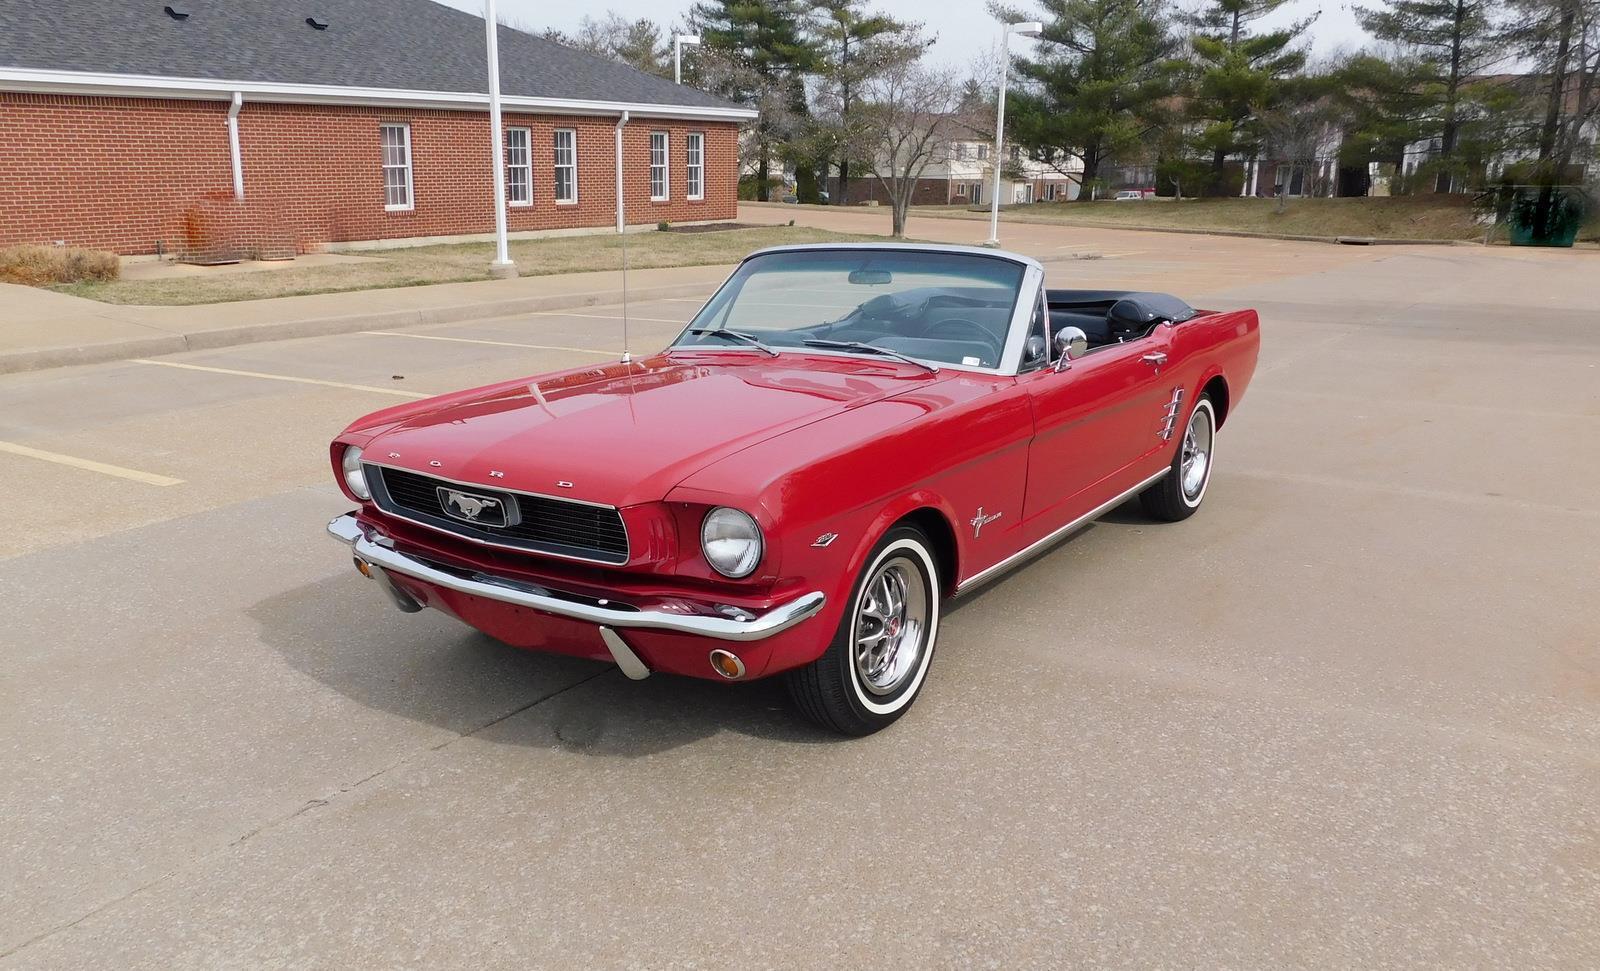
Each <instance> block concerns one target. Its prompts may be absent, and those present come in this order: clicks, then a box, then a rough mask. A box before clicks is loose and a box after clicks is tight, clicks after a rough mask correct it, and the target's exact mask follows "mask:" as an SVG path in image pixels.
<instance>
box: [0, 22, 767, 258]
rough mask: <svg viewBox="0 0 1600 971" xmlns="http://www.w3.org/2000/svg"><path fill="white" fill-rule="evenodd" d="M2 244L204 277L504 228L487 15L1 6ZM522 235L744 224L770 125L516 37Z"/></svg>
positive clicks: (514, 139)
mask: <svg viewBox="0 0 1600 971" xmlns="http://www.w3.org/2000/svg"><path fill="white" fill-rule="evenodd" d="M0 23H3V24H4V25H5V29H4V30H0V246H4V245H9V244H14V243H53V242H57V241H59V242H64V243H66V244H68V245H76V246H89V247H95V248H100V249H110V250H114V251H116V252H119V253H125V254H140V253H154V252H169V253H182V254H187V255H189V256H191V257H193V258H199V259H202V260H203V259H206V258H208V257H214V258H219V259H221V258H229V257H230V256H235V255H245V256H249V255H261V256H283V255H292V254H293V253H295V252H305V251H308V250H313V249H318V248H322V247H325V246H327V245H329V244H340V243H353V242H375V241H387V240H405V239H416V238H434V237H460V236H472V235H479V234H484V233H489V232H492V230H493V228H494V212H493V210H494V203H493V200H494V193H493V177H494V176H493V169H492V168H491V159H490V154H491V153H490V135H489V114H488V95H487V94H486V93H485V92H486V91H487V86H488V85H487V72H486V68H485V49H486V43H485V37H484V33H485V32H484V24H483V21H482V19H481V18H479V17H475V16H473V15H471V14H467V13H462V12H460V11H457V10H453V9H451V8H448V7H445V6H442V5H440V4H437V3H433V2H431V0H178V2H174V3H171V4H162V3H160V2H148V0H72V2H71V3H62V4H46V3H39V2H38V0H0ZM499 46H500V73H501V90H502V95H503V97H502V101H503V109H504V125H505V130H506V131H505V146H504V163H505V165H506V183H507V201H508V206H507V219H508V225H509V228H510V230H511V231H512V232H513V233H525V232H537V231H550V230H563V229H582V228H586V227H604V226H611V225H615V222H616V206H617V191H616V189H617V185H616V182H617V179H616V172H617V152H618V150H617V148H616V144H617V143H616V133H617V131H618V128H619V125H620V128H621V132H622V145H621V150H620V153H621V156H622V158H621V162H622V172H623V177H622V182H623V195H624V210H625V212H626V216H627V221H628V222H629V223H630V224H650V225H654V224H655V223H657V222H659V221H662V220H667V221H670V222H675V223H678V222H699V221H711V220H722V219H730V218H732V217H733V216H734V215H735V206H736V202H737V193H738V185H737V166H738V160H737V157H738V151H737V139H738V126H739V124H740V122H742V121H745V120H747V119H749V118H752V117H754V112H752V111H750V110H749V109H746V108H742V107H740V106H737V105H733V104H730V103H728V102H725V101H722V100H720V99H718V98H715V97H712V96H711V95H707V94H704V93H702V92H699V91H695V90H693V89H691V88H688V87H682V86H678V85H674V84H673V83H672V82H671V81H668V80H664V79H661V78H657V77H654V76H652V75H648V74H644V73H641V72H638V71H635V70H633V69H631V68H628V67H625V66H622V65H620V64H616V63H613V62H611V61H608V60H605V59H602V58H598V57H593V56H590V55H587V54H583V53H581V52H578V51H574V50H571V49H568V48H565V47H562V46H560V45H557V44H554V43H552V42H549V41H546V40H544V39H542V38H539V37H536V36H533V35H531V34H527V33H523V32H520V31H515V30H511V29H509V28H506V27H503V26H502V27H501V28H500V32H499Z"/></svg>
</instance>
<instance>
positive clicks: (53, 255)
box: [0, 245, 122, 287]
mask: <svg viewBox="0 0 1600 971" xmlns="http://www.w3.org/2000/svg"><path fill="white" fill-rule="evenodd" d="M121 273H122V261H121V260H119V259H117V254H115V253H108V252H106V251H105V250H97V249H78V248H77V247H75V246H29V245H23V246H6V247H0V283H20V284H23V285H24V286H30V287H47V286H52V285H54V284H57V283H82V282H85V281H89V280H94V281H104V280H115V279H116V278H117V277H118V276H119V275H121Z"/></svg>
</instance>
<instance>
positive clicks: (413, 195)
mask: <svg viewBox="0 0 1600 971" xmlns="http://www.w3.org/2000/svg"><path fill="white" fill-rule="evenodd" d="M385 128H399V129H401V130H402V131H404V132H405V133H406V143H405V149H406V169H405V171H406V202H405V205H400V206H394V205H390V204H389V203H388V200H387V199H385V201H384V205H383V211H384V212H410V211H412V210H413V209H415V208H417V187H416V182H415V179H414V178H413V173H414V169H413V167H412V165H411V123H410V122H409V121H385V122H382V123H380V124H379V125H378V146H379V150H380V151H381V150H382V148H383V130H384V129H385ZM389 167H390V166H389V165H388V163H384V164H383V165H382V166H381V168H382V169H383V170H385V171H386V170H387V169H388V168H389ZM383 191H384V194H385V195H386V196H387V194H388V191H389V180H388V178H385V179H384V180H383Z"/></svg>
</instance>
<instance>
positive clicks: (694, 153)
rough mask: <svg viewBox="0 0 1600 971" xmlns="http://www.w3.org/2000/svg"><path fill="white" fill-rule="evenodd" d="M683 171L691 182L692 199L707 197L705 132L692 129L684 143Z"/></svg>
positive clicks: (690, 195) (689, 189)
mask: <svg viewBox="0 0 1600 971" xmlns="http://www.w3.org/2000/svg"><path fill="white" fill-rule="evenodd" d="M683 171H684V175H685V176H686V179H687V181H688V183H689V187H688V191H689V198H691V199H704V198H705V197H706V136H705V133H704V132H698V131H692V132H690V133H689V137H688V140H687V141H686V142H685V143H684V151H683Z"/></svg>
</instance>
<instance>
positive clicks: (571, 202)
mask: <svg viewBox="0 0 1600 971" xmlns="http://www.w3.org/2000/svg"><path fill="white" fill-rule="evenodd" d="M563 132H565V133H566V134H568V135H571V136H572V165H571V169H572V198H570V199H563V198H561V196H560V192H561V175H560V173H561V169H562V166H561V165H560V163H557V164H556V166H555V169H554V171H555V173H556V175H555V182H554V184H553V185H552V186H551V187H550V192H551V194H552V195H553V196H554V198H555V201H556V205H558V206H575V205H577V204H578V130H577V129H576V128H557V129H555V130H554V131H553V132H551V134H550V151H551V155H552V157H554V156H555V153H556V151H558V149H557V145H556V139H557V138H559V137H560V136H561V134H562V133H563Z"/></svg>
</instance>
